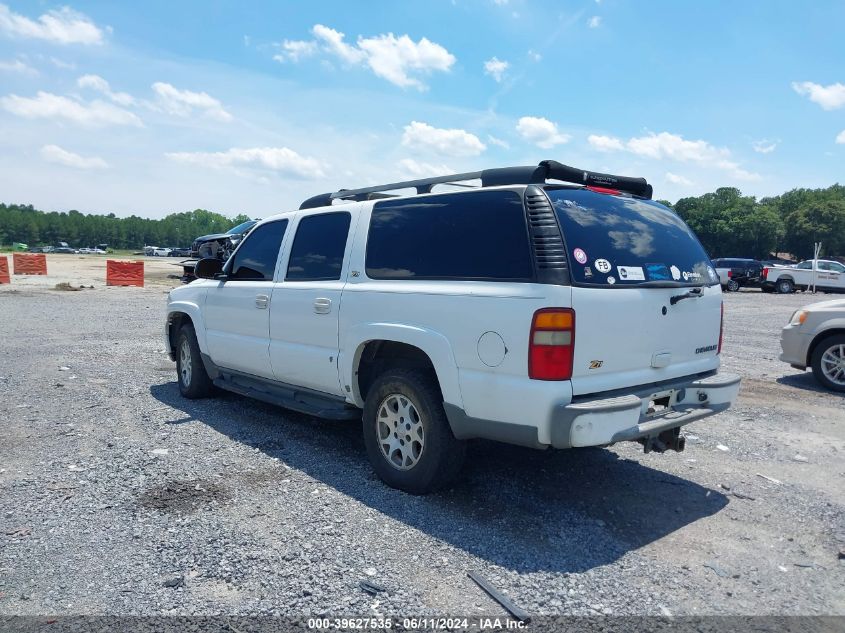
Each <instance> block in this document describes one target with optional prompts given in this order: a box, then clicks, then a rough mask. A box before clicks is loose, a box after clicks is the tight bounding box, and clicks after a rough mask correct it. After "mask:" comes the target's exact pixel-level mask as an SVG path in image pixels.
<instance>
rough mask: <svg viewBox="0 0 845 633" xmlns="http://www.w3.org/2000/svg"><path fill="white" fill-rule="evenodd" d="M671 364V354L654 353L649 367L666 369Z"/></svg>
mask: <svg viewBox="0 0 845 633" xmlns="http://www.w3.org/2000/svg"><path fill="white" fill-rule="evenodd" d="M671 362H672V352H655V353H654V354H653V355H652V357H651V366H652V367H654V368H655V369H660V368H661V367H668V366H669V365H670V363H671Z"/></svg>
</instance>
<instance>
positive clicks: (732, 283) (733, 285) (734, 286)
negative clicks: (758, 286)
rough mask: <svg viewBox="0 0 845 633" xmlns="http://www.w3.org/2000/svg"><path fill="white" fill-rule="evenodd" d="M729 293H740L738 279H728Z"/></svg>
mask: <svg viewBox="0 0 845 633" xmlns="http://www.w3.org/2000/svg"><path fill="white" fill-rule="evenodd" d="M728 291H729V292H737V291H739V282H738V281H737V280H736V279H728Z"/></svg>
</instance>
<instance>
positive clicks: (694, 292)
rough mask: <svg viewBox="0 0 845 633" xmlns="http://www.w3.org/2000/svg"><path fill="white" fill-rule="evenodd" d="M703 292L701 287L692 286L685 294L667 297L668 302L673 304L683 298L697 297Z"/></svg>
mask: <svg viewBox="0 0 845 633" xmlns="http://www.w3.org/2000/svg"><path fill="white" fill-rule="evenodd" d="M703 296H704V293H703V292H702V291H701V287H700V286H699V287H697V288H693V289H692V290H690V291H689V292H688V293H686V294H682V295H675V296H674V297H672V298H671V299H669V303H671V304H672V305H675V304H676V303H678V301H683V300H684V299H697V298H698V297H703Z"/></svg>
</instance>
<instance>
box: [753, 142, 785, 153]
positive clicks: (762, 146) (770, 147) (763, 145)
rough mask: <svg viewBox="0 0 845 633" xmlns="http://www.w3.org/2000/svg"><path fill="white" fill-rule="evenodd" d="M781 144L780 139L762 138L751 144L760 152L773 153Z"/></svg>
mask: <svg viewBox="0 0 845 633" xmlns="http://www.w3.org/2000/svg"><path fill="white" fill-rule="evenodd" d="M778 145H780V141H779V140H776V141H770V140H768V139H765V138H764V139H760V140H759V141H754V142H753V143H752V144H751V147H753V148H754V151H755V152H757V153H758V154H771V153H772V152H773V151H775V148H777V146H778Z"/></svg>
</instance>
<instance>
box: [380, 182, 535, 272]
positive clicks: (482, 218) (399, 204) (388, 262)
mask: <svg viewBox="0 0 845 633" xmlns="http://www.w3.org/2000/svg"><path fill="white" fill-rule="evenodd" d="M366 268H367V276H368V277H370V278H372V279H409V278H410V279H479V280H494V279H495V280H517V281H523V280H528V279H531V278H532V276H533V269H532V263H531V249H530V246H529V242H528V229H527V227H526V224H525V212H524V210H523V206H522V200H521V198H520V197H519V195H518V194H517V193H516V192H513V191H479V192H473V193H463V194H444V195H439V196H432V197H429V198H408V199H405V200H396V201H385V202H379V203H377V204H376V205H375V207H374V208H373V213H372V218H371V220H370V234H369V238H368V240H367V263H366Z"/></svg>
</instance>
